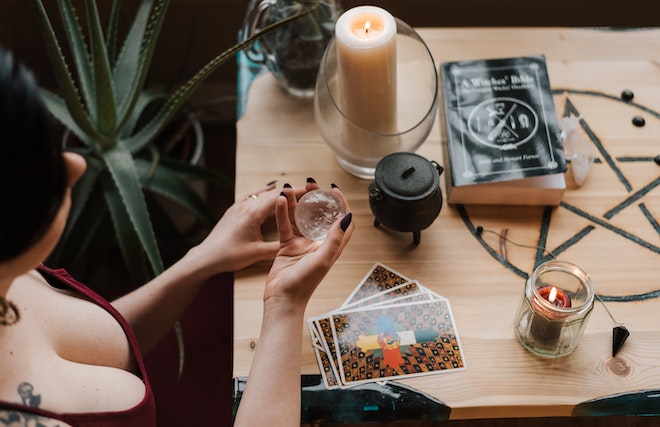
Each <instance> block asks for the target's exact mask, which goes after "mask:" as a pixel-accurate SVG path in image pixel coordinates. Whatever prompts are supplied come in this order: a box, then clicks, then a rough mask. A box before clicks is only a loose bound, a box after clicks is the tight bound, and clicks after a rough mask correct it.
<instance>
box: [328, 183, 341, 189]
mask: <svg viewBox="0 0 660 427" xmlns="http://www.w3.org/2000/svg"><path fill="white" fill-rule="evenodd" d="M330 187H332V188H339V187H337V184H335V183H334V182H333V183H332V184H330Z"/></svg>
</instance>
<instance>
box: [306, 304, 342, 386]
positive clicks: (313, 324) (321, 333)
mask: <svg viewBox="0 0 660 427" xmlns="http://www.w3.org/2000/svg"><path fill="white" fill-rule="evenodd" d="M330 322H331V319H330V318H329V317H328V316H318V317H315V318H310V319H308V321H307V324H308V326H309V329H310V332H311V334H312V341H315V340H316V342H312V346H313V347H314V352H315V353H316V360H317V362H318V364H319V369H320V371H321V376H322V377H323V382H324V383H325V385H326V387H327V388H328V389H330V390H331V389H333V388H337V387H338V386H339V382H338V378H339V371H338V370H337V366H336V363H337V362H336V361H337V359H336V357H334V338H333V336H332V328H331V327H330ZM328 341H329V343H328Z"/></svg>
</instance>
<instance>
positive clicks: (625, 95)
mask: <svg viewBox="0 0 660 427" xmlns="http://www.w3.org/2000/svg"><path fill="white" fill-rule="evenodd" d="M634 97H635V94H634V93H633V91H632V90H630V89H625V90H624V91H622V92H621V99H623V100H624V101H632V99H633V98H634Z"/></svg>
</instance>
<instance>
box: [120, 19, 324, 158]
mask: <svg viewBox="0 0 660 427" xmlns="http://www.w3.org/2000/svg"><path fill="white" fill-rule="evenodd" d="M315 10H316V8H309V9H307V10H305V11H304V12H301V13H299V14H297V15H294V16H291V17H289V18H287V19H284V20H282V21H279V22H277V23H275V24H272V25H269V26H268V27H266V28H264V29H263V30H262V31H260V32H258V33H257V34H255V35H253V36H252V37H250V38H248V39H247V40H244V41H242V42H240V43H238V44H236V45H234V46H233V47H231V48H229V49H227V50H226V51H224V52H223V53H221V54H220V55H218V56H216V57H215V58H213V59H212V60H211V61H210V62H209V63H207V64H206V65H205V66H204V67H202V69H201V70H199V71H198V72H197V74H195V75H194V76H193V77H192V78H191V79H190V80H188V81H187V82H186V83H184V84H183V85H182V86H181V87H180V88H179V89H178V90H177V91H176V92H175V93H174V94H172V95H171V96H170V97H169V98H168V100H167V101H166V102H165V105H163V107H162V108H161V110H160V111H159V112H158V114H156V116H155V117H154V118H153V119H152V120H151V121H150V122H149V123H147V124H146V125H145V126H144V127H143V128H142V129H141V130H140V131H139V132H138V133H137V134H135V135H134V136H133V137H132V138H130V139H129V140H127V141H126V144H127V145H128V147H129V149H130V150H131V151H132V152H137V151H139V150H140V149H142V148H144V146H145V145H146V144H148V143H149V142H151V141H152V140H153V139H154V138H155V137H156V135H158V133H160V131H162V130H163V128H164V127H165V126H166V125H167V123H168V122H169V121H170V119H171V118H172V117H173V116H174V114H176V112H177V111H178V110H179V108H181V107H182V106H183V104H184V103H185V102H186V101H187V100H188V98H189V97H190V96H191V95H192V94H193V93H194V91H195V90H196V89H197V88H198V87H199V86H200V85H201V84H202V83H203V82H204V81H205V80H206V79H207V78H208V77H209V76H210V75H211V74H212V73H213V72H214V71H215V70H216V69H217V68H218V67H220V65H222V64H224V63H225V62H226V61H227V60H228V59H229V58H231V57H233V56H234V55H235V54H236V53H238V52H239V51H241V50H243V49H245V48H246V47H249V46H250V45H251V44H252V43H254V42H255V41H257V40H259V39H260V38H261V37H263V36H264V35H266V34H268V33H270V32H272V31H275V30H277V29H278V28H280V27H282V26H284V25H286V24H288V23H289V22H291V21H294V20H296V19H298V18H300V17H302V16H305V15H307V14H309V13H312V12H313V11H315Z"/></svg>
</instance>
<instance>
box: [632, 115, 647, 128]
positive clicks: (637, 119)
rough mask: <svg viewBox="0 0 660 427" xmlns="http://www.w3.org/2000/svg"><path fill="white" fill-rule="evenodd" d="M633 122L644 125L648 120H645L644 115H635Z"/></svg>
mask: <svg viewBox="0 0 660 427" xmlns="http://www.w3.org/2000/svg"><path fill="white" fill-rule="evenodd" d="M632 124H634V125H635V126H637V127H642V126H644V125H645V124H646V120H644V117H642V116H635V117H633V119H632Z"/></svg>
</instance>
